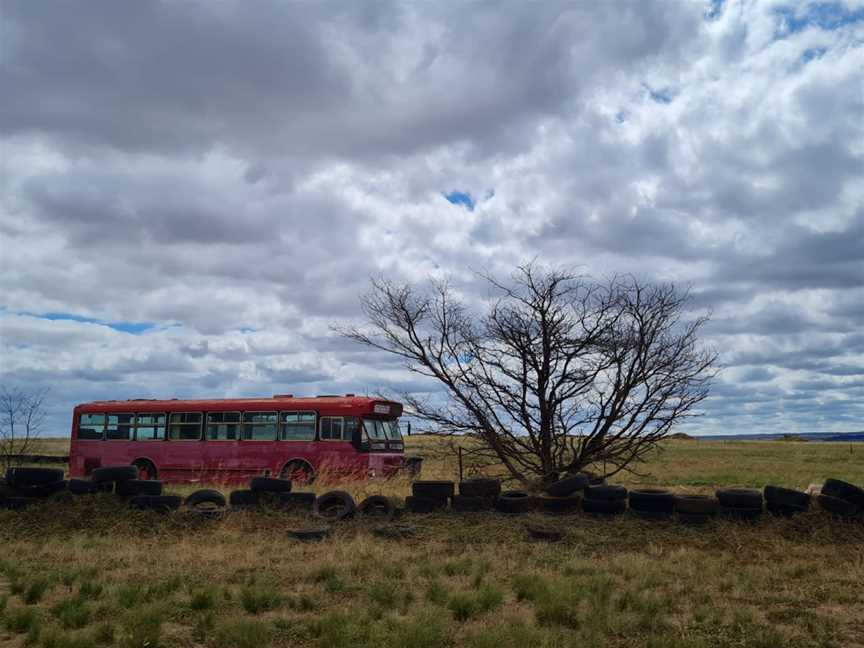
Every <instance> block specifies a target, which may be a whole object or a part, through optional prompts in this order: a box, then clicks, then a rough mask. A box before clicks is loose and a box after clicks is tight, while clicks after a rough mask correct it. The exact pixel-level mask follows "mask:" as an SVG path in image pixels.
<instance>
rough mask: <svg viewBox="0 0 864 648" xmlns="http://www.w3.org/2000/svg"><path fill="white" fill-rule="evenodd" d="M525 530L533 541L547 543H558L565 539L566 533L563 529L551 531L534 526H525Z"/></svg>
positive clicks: (550, 529) (547, 528)
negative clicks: (545, 541) (544, 541)
mask: <svg viewBox="0 0 864 648" xmlns="http://www.w3.org/2000/svg"><path fill="white" fill-rule="evenodd" d="M525 530H526V531H527V532H528V535H529V536H530V537H532V538H534V539H535V540H548V541H549V542H558V541H560V540H563V539H564V538H565V537H567V532H566V531H564V530H563V529H552V528H549V527H544V526H539V525H536V524H526V525H525Z"/></svg>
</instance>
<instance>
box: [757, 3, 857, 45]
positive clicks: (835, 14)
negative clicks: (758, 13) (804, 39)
mask: <svg viewBox="0 0 864 648" xmlns="http://www.w3.org/2000/svg"><path fill="white" fill-rule="evenodd" d="M774 13H775V14H776V15H777V16H778V17H779V18H780V19H781V24H780V25H779V26H778V31H777V33H776V34H775V37H776V38H783V37H784V36H787V35H788V34H795V33H797V32H800V31H804V30H805V29H807V28H808V27H820V28H822V29H825V30H827V31H831V30H834V29H839V28H840V27H843V26H844V25H850V24H852V23H856V22H859V21H861V20H864V9H858V10H856V11H850V10H848V9H847V8H846V7H844V6H843V5H841V4H840V3H837V2H820V3H818V4H814V5H810V6H809V7H807V9H806V10H804V11H801V12H796V11H795V5H794V4H793V5H789V6H786V7H778V8H777V9H775V10H774Z"/></svg>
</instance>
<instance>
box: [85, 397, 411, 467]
mask: <svg viewBox="0 0 864 648" xmlns="http://www.w3.org/2000/svg"><path fill="white" fill-rule="evenodd" d="M401 415H402V405H401V404H399V403H395V402H392V401H385V400H380V399H375V398H364V397H359V396H354V395H353V394H347V395H345V396H317V397H314V398H312V397H309V398H294V397H293V396H291V395H284V396H283V395H276V396H273V397H272V398H248V399H246V398H243V399H239V398H233V399H219V400H177V399H172V400H143V399H142V400H126V401H96V402H92V403H84V404H82V405H78V406H77V407H76V408H75V410H74V415H73V420H72V442H71V449H70V453H69V467H70V473H71V475H72V476H73V477H85V476H87V475H89V474H90V473H91V472H92V471H93V469H94V468H98V467H99V466H108V465H121V464H132V465H134V466H137V467H138V469H139V473H140V476H141V478H143V479H161V480H163V481H205V480H206V481H242V480H245V479H247V478H248V477H250V476H254V475H262V474H263V475H273V476H279V477H283V478H289V479H294V480H296V481H302V482H306V483H311V481H312V480H313V479H314V478H315V477H316V476H317V475H319V474H320V473H322V472H324V473H327V474H328V475H331V474H333V475H335V476H356V477H364V478H365V477H376V476H381V477H390V476H392V475H394V474H395V473H396V472H398V471H399V470H400V469H402V468H411V469H413V470H416V469H417V468H419V466H417V465H414V464H413V463H412V462H413V461H415V460H409V461H406V458H405V454H404V448H405V446H404V442H403V440H402V435H401V433H400V431H399V420H398V419H399V417H400V416H401Z"/></svg>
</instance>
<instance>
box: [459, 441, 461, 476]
mask: <svg viewBox="0 0 864 648" xmlns="http://www.w3.org/2000/svg"><path fill="white" fill-rule="evenodd" d="M459 481H460V482H461V481H462V446H461V445H460V446H459Z"/></svg>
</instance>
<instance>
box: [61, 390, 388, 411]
mask: <svg viewBox="0 0 864 648" xmlns="http://www.w3.org/2000/svg"><path fill="white" fill-rule="evenodd" d="M376 405H378V406H379V407H378V408H376V407H375V406H376ZM382 405H387V406H389V411H387V412H384V411H382V408H381V407H380V406H382ZM247 409H249V410H293V409H297V410H303V409H315V410H317V409H327V410H340V409H344V410H352V411H355V412H356V413H358V414H386V415H389V416H401V415H402V405H401V404H400V403H397V402H395V401H389V400H384V399H381V398H372V397H369V396H355V395H353V394H346V395H345V396H335V395H327V396H299V397H298V396H293V395H290V394H284V395H283V394H276V395H274V396H271V397H269V398H267V397H253V398H208V399H190V400H187V399H178V398H171V399H167V400H159V399H155V398H130V399H128V400H104V401H92V402H89V403H81V404H80V405H77V406H76V407H75V411H76V412H107V411H109V410H111V411H113V412H160V411H161V412H180V411H188V410H193V411H232V410H247Z"/></svg>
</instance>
